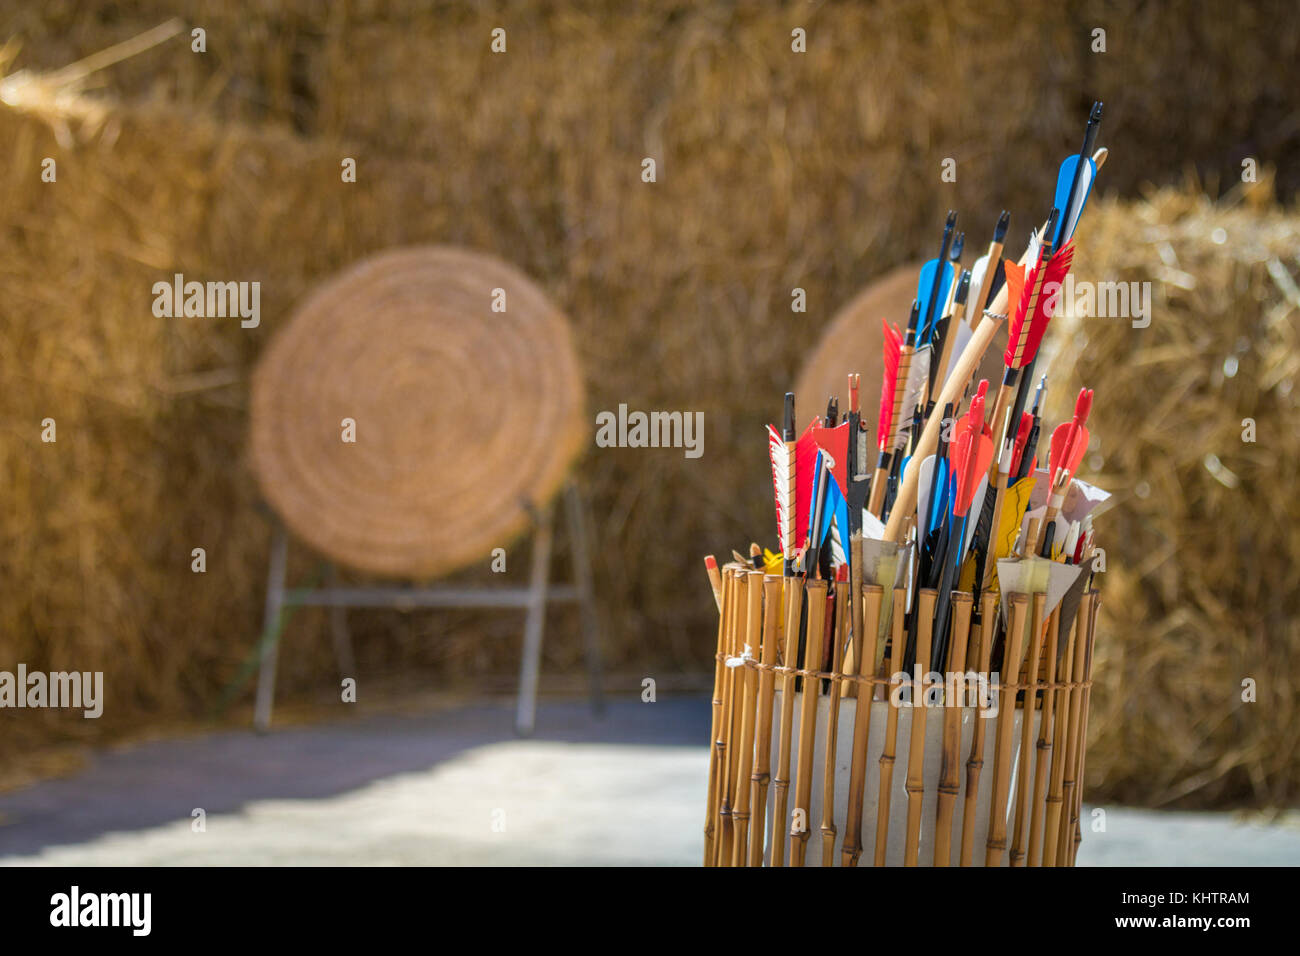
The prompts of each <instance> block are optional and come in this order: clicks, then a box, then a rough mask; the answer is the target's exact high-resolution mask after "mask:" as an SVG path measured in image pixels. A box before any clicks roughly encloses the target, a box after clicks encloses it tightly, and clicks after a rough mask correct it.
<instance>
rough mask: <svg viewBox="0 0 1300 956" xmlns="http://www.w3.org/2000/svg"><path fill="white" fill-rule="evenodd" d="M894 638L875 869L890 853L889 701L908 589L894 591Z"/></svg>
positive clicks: (893, 721) (892, 713) (894, 735)
mask: <svg viewBox="0 0 1300 956" xmlns="http://www.w3.org/2000/svg"><path fill="white" fill-rule="evenodd" d="M892 613H893V617H892V619H891V621H892V625H893V634H892V635H891V637H890V639H889V684H888V690H887V691H886V696H885V700H886V701H887V702H888V703H889V708H888V710H887V711H886V713H887V715H888V716H887V717H886V718H885V743H884V746H883V747H882V748H881V753H880V796H879V798H878V799H877V800H876V855H875V860H876V866H884V865H885V853H886V851H887V850H888V849H889V798H890V794H891V793H892V792H893V785H894V745H895V744H896V743H897V741H898V708H897V707H895V706H894V702H893V700H892V699H891V698H892V696H893V687H894V685H895V684H901V683H902V680H900V679H898V678H897V677H896V675H897V674H898V669H899V668H900V667H902V666H903V645H904V643H905V642H904V639H903V618H904V617H906V616H907V589H906V588H894V606H893V612H892Z"/></svg>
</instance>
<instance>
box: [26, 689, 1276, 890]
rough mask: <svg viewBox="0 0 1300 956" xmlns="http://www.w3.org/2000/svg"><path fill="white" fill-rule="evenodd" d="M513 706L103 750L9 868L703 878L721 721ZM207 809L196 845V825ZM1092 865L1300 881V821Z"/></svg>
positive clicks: (673, 711) (1144, 843)
mask: <svg viewBox="0 0 1300 956" xmlns="http://www.w3.org/2000/svg"><path fill="white" fill-rule="evenodd" d="M511 717H512V714H511V710H510V706H509V704H508V703H502V704H480V705H475V706H466V707H460V708H456V709H454V710H438V711H433V712H429V713H423V714H414V715H393V714H389V715H377V716H370V717H361V718H358V719H354V720H350V721H344V722H338V723H331V724H324V725H316V726H312V727H291V728H286V729H281V730H277V731H275V732H273V733H271V734H269V735H267V736H257V735H255V734H253V733H251V732H244V731H223V732H219V733H213V734H209V735H206V736H200V737H187V738H185V739H178V740H166V741H157V742H151V743H144V744H137V745H133V746H129V747H124V748H120V749H116V750H111V751H106V752H102V753H100V754H97V755H96V756H95V757H94V759H93V760H92V761H91V762H90V764H89V766H87V767H86V768H85V770H84V771H83V772H81V773H78V774H76V775H74V776H71V777H65V778H62V779H57V780H48V781H45V782H42V783H39V784H36V785H35V786H31V787H28V788H26V789H23V790H17V791H14V792H11V793H6V794H0V862H3V863H8V864H21V863H48V864H61V865H114V864H124V865H155V864H156V865H188V864H231V865H256V864H307V865H317V864H320V865H333V864H366V865H370V864H375V865H383V864H541V865H550V864H557V865H566V864H600V865H604V864H611V865H620V864H654V865H685V866H693V865H696V864H697V863H698V862H699V858H700V852H701V836H700V833H701V827H702V824H703V800H704V789H705V783H706V774H707V767H708V752H707V748H706V747H705V746H704V745H703V743H702V742H703V741H704V740H705V739H707V737H708V732H709V706H708V702H707V701H706V700H704V699H702V698H695V697H685V698H683V697H678V698H665V699H661V700H660V701H658V702H657V703H654V704H643V703H641V702H640V701H639V699H637V698H635V697H633V698H632V699H630V700H621V701H614V702H613V703H612V704H611V706H610V709H609V712H608V714H607V715H606V717H605V718H604V719H601V720H597V719H594V718H593V717H591V716H590V714H589V712H588V710H587V709H586V707H585V706H584V705H583V704H581V703H567V702H546V703H544V704H543V705H542V708H541V711H540V713H539V719H538V732H537V736H536V737H535V738H534V739H532V740H516V739H514V738H513V736H512V735H511ZM196 808H201V809H202V811H203V830H202V831H201V832H196V831H195V827H194V825H193V819H194V818H193V811H194V810H195V809H196ZM1105 811H1106V817H1105V823H1106V832H1104V833H1086V834H1085V835H1084V841H1083V846H1082V849H1081V851H1080V857H1079V862H1080V864H1093V865H1122V864H1138V865H1146V864H1174V865H1224V864H1266V863H1267V864H1282V865H1300V821H1297V820H1296V818H1295V817H1294V815H1293V816H1292V817H1291V818H1289V822H1287V821H1284V822H1283V823H1280V824H1273V825H1271V826H1264V825H1261V824H1254V823H1249V822H1243V821H1241V820H1239V819H1236V818H1234V817H1232V816H1231V815H1228V814H1190V813H1178V814H1174V813H1154V812H1148V811H1134V810H1124V809H1120V808H1105Z"/></svg>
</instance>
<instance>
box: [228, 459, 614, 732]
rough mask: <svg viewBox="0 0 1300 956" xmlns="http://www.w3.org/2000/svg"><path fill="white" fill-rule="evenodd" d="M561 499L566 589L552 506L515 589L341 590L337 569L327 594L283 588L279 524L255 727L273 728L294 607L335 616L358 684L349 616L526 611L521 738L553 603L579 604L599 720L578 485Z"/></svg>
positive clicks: (285, 545) (334, 637)
mask: <svg viewBox="0 0 1300 956" xmlns="http://www.w3.org/2000/svg"><path fill="white" fill-rule="evenodd" d="M563 497H564V510H565V513H566V514H565V516H566V519H567V525H568V529H567V531H568V537H569V550H570V557H571V564H572V566H573V578H574V580H573V582H572V583H569V584H561V585H553V584H552V583H551V581H550V573H551V546H552V544H553V539H554V524H555V506H554V505H552V504H548V505H547V506H546V507H545V508H544V509H541V510H540V511H538V512H537V513H536V514H535V515H534V521H533V547H532V556H531V567H530V570H529V578H528V586H527V587H517V588H494V587H479V588H471V587H432V588H416V587H402V586H397V587H393V586H389V587H363V586H350V587H340V586H339V585H338V573H337V569H336V568H335V567H334V565H332V564H331V565H330V566H329V570H328V572H327V579H326V586H325V587H323V588H312V587H303V588H289V587H286V586H285V576H286V571H287V566H288V557H289V534H288V531H287V530H286V529H285V528H284V526H283V525H282V524H281V523H280V522H279V521H276V522H275V530H274V532H273V534H272V538H271V556H270V568H269V571H268V573H267V585H266V610H265V616H264V621H263V625H262V640H261V644H260V653H259V657H260V666H259V669H258V677H257V702H256V706H255V709H254V713H253V725H254V727H255V728H256V729H257V730H258V731H261V732H265V731H267V730H269V729H270V727H271V710H272V705H273V703H274V697H275V671H276V664H277V662H278V659H279V650H280V635H281V630H282V627H281V615H282V613H283V612H284V611H285V610H287V609H289V608H294V607H327V608H329V609H330V638H331V642H332V643H333V646H334V656H335V660H336V661H337V663H338V666H339V671H340V673H341V674H342V675H343V676H344V677H353V676H355V672H356V668H355V659H354V657H353V654H352V638H351V635H350V634H349V633H348V627H347V614H346V611H347V609H348V608H361V607H371V608H394V609H397V610H414V609H417V608H439V607H444V608H445V607H465V608H523V609H525V611H526V616H525V619H524V640H523V658H522V660H521V662H520V665H519V691H518V696H517V698H516V703H515V732H516V733H517V734H518V735H519V736H521V737H526V736H529V735H530V734H532V732H533V728H534V726H535V723H536V717H537V683H538V679H539V677H540V675H541V664H542V635H543V630H544V626H545V623H546V607H547V605H548V604H552V603H570V602H577V604H578V607H579V612H580V617H581V628H582V635H583V643H584V646H585V653H586V664H587V675H588V679H589V681H590V697H591V706H592V711H593V712H594V713H596V714H600V713H601V712H602V711H603V706H604V705H603V700H602V697H601V659H600V636H599V633H598V624H597V620H596V608H595V602H594V599H593V593H592V586H591V564H590V552H589V548H588V543H589V540H588V537H587V521H586V515H585V512H584V510H583V502H582V497H581V495H580V494H579V492H578V488H577V486H576V485H575V484H574V483H573V482H572V481H570V482H568V483H567V484H566V485H565V488H564V492H563Z"/></svg>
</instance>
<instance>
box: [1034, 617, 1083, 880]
mask: <svg viewBox="0 0 1300 956" xmlns="http://www.w3.org/2000/svg"><path fill="white" fill-rule="evenodd" d="M1078 633H1079V614H1078V610H1077V609H1076V611H1075V615H1074V620H1073V621H1071V622H1070V633H1069V635H1068V637H1067V638H1066V642H1065V653H1064V654H1062V655H1061V664H1060V666H1058V667H1057V674H1058V679H1061V680H1064V681H1067V682H1070V683H1073V682H1074V681H1075V680H1077V678H1076V677H1075V676H1074V672H1075V669H1076V663H1075V648H1076V647H1077V646H1078V641H1077V636H1078ZM1074 698H1075V694H1074V688H1073V687H1063V688H1061V689H1060V690H1059V691H1058V692H1057V695H1056V739H1055V740H1054V741H1053V743H1052V770H1051V776H1050V777H1049V783H1048V787H1047V800H1046V802H1045V803H1044V805H1043V810H1044V813H1045V815H1046V820H1045V821H1044V824H1043V858H1042V863H1041V865H1042V866H1057V865H1058V864H1057V862H1056V850H1057V847H1058V846H1059V845H1060V842H1061V841H1060V836H1061V808H1062V805H1063V800H1064V796H1063V789H1064V786H1065V775H1066V768H1067V767H1068V766H1069V763H1070V728H1072V727H1073V726H1074V718H1075V717H1076V716H1077V715H1078V711H1077V707H1076V704H1075V703H1074V702H1073V701H1074ZM1070 784H1071V792H1073V784H1074V781H1073V780H1071V781H1070ZM1030 865H1032V861H1031V864H1030Z"/></svg>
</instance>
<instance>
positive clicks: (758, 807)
mask: <svg viewBox="0 0 1300 956" xmlns="http://www.w3.org/2000/svg"><path fill="white" fill-rule="evenodd" d="M780 619H781V578H780V577H778V576H777V575H774V574H769V575H767V576H766V577H764V578H763V652H762V663H763V666H762V669H761V670H760V672H759V675H758V704H757V709H758V731H757V742H756V743H755V745H754V750H755V757H756V763H755V766H754V776H753V795H752V796H751V798H750V802H751V803H752V804H753V812H754V817H753V823H752V824H751V826H750V832H749V865H750V866H762V865H763V835H764V833H765V832H766V828H767V786H768V782H769V776H770V774H771V770H772V705H773V701H774V699H775V696H776V695H775V687H776V671H775V669H774V668H775V667H776V661H777V633H778V631H777V623H778V622H779V621H780Z"/></svg>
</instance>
